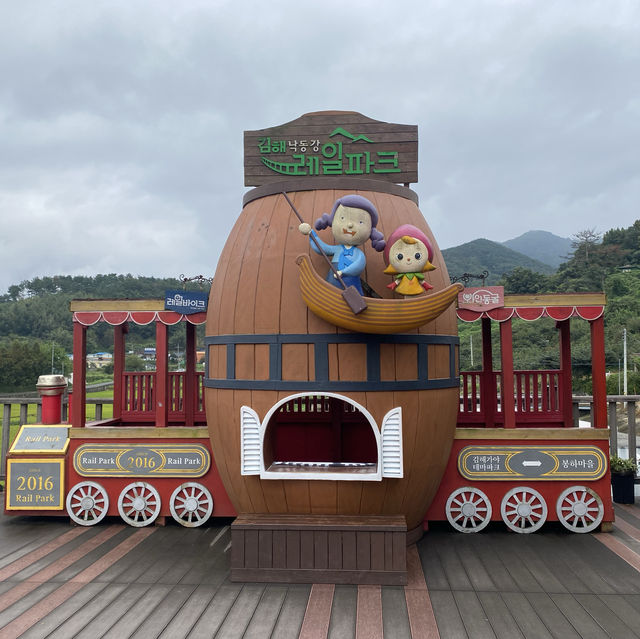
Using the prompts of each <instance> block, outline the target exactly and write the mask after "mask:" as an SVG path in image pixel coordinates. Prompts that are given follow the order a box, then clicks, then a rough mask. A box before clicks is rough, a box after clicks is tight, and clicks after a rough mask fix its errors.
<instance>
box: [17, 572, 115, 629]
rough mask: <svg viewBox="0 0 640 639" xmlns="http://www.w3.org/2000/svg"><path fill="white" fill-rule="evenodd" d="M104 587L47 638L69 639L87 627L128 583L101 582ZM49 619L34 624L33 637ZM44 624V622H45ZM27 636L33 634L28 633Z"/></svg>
mask: <svg viewBox="0 0 640 639" xmlns="http://www.w3.org/2000/svg"><path fill="white" fill-rule="evenodd" d="M100 585H102V589H101V590H100V591H99V592H98V593H97V594H96V595H95V596H94V597H93V599H91V601H89V602H87V603H86V604H85V605H84V606H82V607H81V608H79V609H77V610H75V611H74V612H73V614H71V615H70V616H69V617H68V618H67V619H66V620H65V621H64V622H63V623H61V624H60V625H58V626H57V628H55V629H53V630H52V631H51V632H50V633H49V634H48V635H46V634H45V635H43V636H45V637H47V639H68V638H69V637H75V636H76V635H77V634H78V633H79V632H80V631H81V630H83V629H84V628H86V627H87V626H88V625H89V624H92V623H93V622H94V619H95V618H96V617H97V616H98V614H99V613H100V612H101V611H102V610H103V609H104V608H105V607H106V606H108V605H109V604H111V602H113V601H114V600H115V599H116V598H117V597H119V596H120V595H121V593H122V591H123V590H124V589H125V588H126V587H127V585H126V584H100ZM45 621H47V620H46V619H43V621H42V622H40V623H39V624H38V625H37V626H34V627H33V628H32V630H31V631H30V632H33V633H34V634H33V639H35V637H37V636H38V635H37V634H36V632H37V630H38V628H39V627H41V624H43V622H45ZM43 625H44V624H43ZM26 636H31V635H30V634H29V635H26Z"/></svg>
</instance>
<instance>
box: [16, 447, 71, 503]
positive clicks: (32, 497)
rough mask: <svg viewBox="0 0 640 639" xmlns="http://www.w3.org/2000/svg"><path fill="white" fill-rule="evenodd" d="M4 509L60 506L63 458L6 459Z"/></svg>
mask: <svg viewBox="0 0 640 639" xmlns="http://www.w3.org/2000/svg"><path fill="white" fill-rule="evenodd" d="M6 494H7V497H6V509H7V510H63V509H64V459H51V458H49V459H47V458H39V459H38V458H32V459H28V458H16V459H7V491H6Z"/></svg>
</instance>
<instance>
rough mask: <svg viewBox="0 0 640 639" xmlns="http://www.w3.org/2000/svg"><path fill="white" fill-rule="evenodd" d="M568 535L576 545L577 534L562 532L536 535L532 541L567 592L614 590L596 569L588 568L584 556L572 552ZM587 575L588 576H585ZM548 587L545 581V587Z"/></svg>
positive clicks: (587, 592) (537, 551)
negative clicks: (567, 539) (567, 541)
mask: <svg viewBox="0 0 640 639" xmlns="http://www.w3.org/2000/svg"><path fill="white" fill-rule="evenodd" d="M567 537H570V538H571V541H572V542H573V544H574V545H575V539H574V537H575V535H569V534H566V535H565V534H564V533H560V534H557V535H553V534H546V535H536V538H535V539H533V540H532V541H533V542H535V543H534V544H532V546H534V547H535V552H536V553H537V554H538V556H540V557H544V562H545V565H546V566H547V567H548V569H549V570H550V572H552V573H553V575H554V577H555V578H556V579H557V580H558V581H559V582H560V583H561V584H562V585H563V586H564V588H565V590H566V591H567V592H572V593H574V594H575V593H585V594H590V593H593V592H599V591H603V592H614V591H613V589H612V588H611V587H610V586H609V585H608V584H607V583H606V582H604V581H603V580H602V579H599V578H598V575H597V574H596V573H595V572H594V571H589V570H588V569H587V568H586V565H585V562H584V558H583V557H582V556H580V554H578V553H575V552H572V548H571V546H572V544H571V543H569V544H566V545H565V543H564V541H565V539H566V538H567ZM579 573H581V574H579ZM585 577H586V578H585ZM546 587H547V585H546V582H545V588H546Z"/></svg>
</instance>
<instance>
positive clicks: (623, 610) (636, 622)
mask: <svg viewBox="0 0 640 639" xmlns="http://www.w3.org/2000/svg"><path fill="white" fill-rule="evenodd" d="M599 599H600V600H601V601H602V602H603V603H604V604H605V605H606V606H607V607H608V608H609V610H611V612H612V613H613V614H614V615H616V617H618V618H619V619H620V620H621V621H622V622H623V623H624V624H625V625H626V626H628V627H629V628H631V629H632V630H633V631H634V632H635V633H636V634H638V631H639V630H640V610H639V609H638V608H637V606H636V605H633V604H631V603H630V602H629V601H628V600H627V599H626V598H625V597H618V596H616V595H599Z"/></svg>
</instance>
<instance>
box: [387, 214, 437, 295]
mask: <svg viewBox="0 0 640 639" xmlns="http://www.w3.org/2000/svg"><path fill="white" fill-rule="evenodd" d="M432 259H433V247H432V246H431V242H430V241H429V239H428V238H427V236H426V235H425V234H424V233H423V232H422V231H421V230H420V229H418V228H416V227H415V226H412V225H411V224H403V225H402V226H399V227H398V228H397V229H396V230H395V231H394V232H393V233H392V234H391V235H390V236H389V241H388V242H387V246H386V248H385V251H384V261H385V264H388V266H387V268H386V269H385V270H384V272H385V273H389V274H391V275H393V276H394V279H393V282H391V284H388V285H387V288H390V289H391V290H392V291H395V292H396V293H399V294H400V295H418V294H420V293H423V292H424V291H428V290H429V289H432V288H433V286H431V284H429V283H427V282H425V281H424V273H425V272H427V271H433V270H434V269H435V268H436V267H435V266H434V265H433V264H431V260H432Z"/></svg>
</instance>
